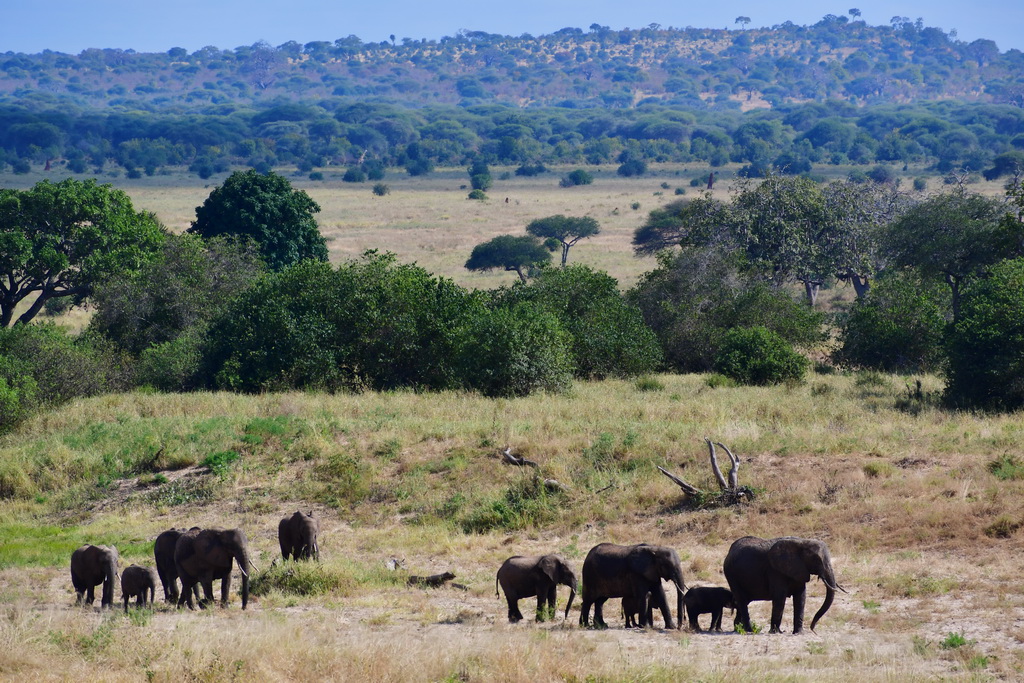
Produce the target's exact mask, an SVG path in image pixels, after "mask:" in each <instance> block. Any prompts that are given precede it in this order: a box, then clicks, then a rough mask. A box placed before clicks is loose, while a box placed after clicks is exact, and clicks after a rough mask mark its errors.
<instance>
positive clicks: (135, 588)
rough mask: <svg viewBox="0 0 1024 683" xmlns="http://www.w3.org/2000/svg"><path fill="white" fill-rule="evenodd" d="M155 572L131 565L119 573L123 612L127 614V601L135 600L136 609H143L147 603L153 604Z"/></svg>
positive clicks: (147, 568)
mask: <svg viewBox="0 0 1024 683" xmlns="http://www.w3.org/2000/svg"><path fill="white" fill-rule="evenodd" d="M156 580H157V576H156V572H155V571H154V570H153V568H152V567H140V566H139V565H137V564H133V565H131V566H130V567H126V568H125V570H124V572H122V573H121V592H122V593H123V594H124V611H125V613H127V612H128V600H129V599H130V598H135V606H136V607H145V606H146V603H147V593H148V596H149V598H148V602H149V604H153V598H154V594H155V593H156Z"/></svg>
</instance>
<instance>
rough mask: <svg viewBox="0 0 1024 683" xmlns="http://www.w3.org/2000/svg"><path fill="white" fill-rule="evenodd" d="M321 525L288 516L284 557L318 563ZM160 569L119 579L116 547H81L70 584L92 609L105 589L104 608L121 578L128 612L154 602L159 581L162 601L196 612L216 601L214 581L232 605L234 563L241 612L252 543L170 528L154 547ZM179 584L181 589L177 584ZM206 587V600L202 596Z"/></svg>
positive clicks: (229, 534) (214, 532) (239, 535)
mask: <svg viewBox="0 0 1024 683" xmlns="http://www.w3.org/2000/svg"><path fill="white" fill-rule="evenodd" d="M319 529H320V526H319V523H318V522H317V520H316V518H315V517H313V516H312V513H311V514H309V515H307V514H305V513H303V512H296V513H295V514H294V515H291V516H290V517H285V518H284V519H282V520H281V523H280V524H279V525H278V540H280V542H281V554H282V555H283V556H284V558H285V559H288V557H289V556H291V557H292V558H294V559H297V560H298V559H307V558H312V559H316V558H318V557H319V555H320V549H319V547H318V545H317V535H318V533H319ZM153 556H154V559H155V561H156V570H155V571H154V570H153V568H151V567H140V566H138V565H134V564H133V565H131V566H130V567H127V568H126V569H125V570H124V573H122V574H121V576H120V577H118V575H117V562H118V559H119V558H118V553H117V548H114V547H112V546H105V545H99V546H97V545H83V546H82V547H81V548H78V549H77V550H75V551H74V552H73V553H72V554H71V583H72V584H73V585H74V587H75V592H76V593H77V596H78V601H77V602H78V604H82V602H83V601H84V602H85V603H87V604H89V605H91V604H92V603H93V602H94V600H95V595H94V592H93V591H94V589H95V587H96V586H99V585H102V586H103V594H102V599H101V601H100V605H101V606H102V607H112V606H113V603H114V582H115V581H116V580H117V579H118V578H120V581H121V591H122V593H123V598H124V609H125V611H128V602H129V600H130V599H131V598H135V599H136V604H137V605H138V606H140V607H142V606H145V605H146V604H147V602H149V603H152V602H153V598H154V594H155V592H156V582H157V579H159V581H160V583H161V585H162V586H163V590H164V599H165V600H166V601H167V602H169V603H173V604H176V605H177V606H178V607H181V606H183V605H187V606H188V608H189V609H195V606H196V602H198V603H199V606H200V607H205V606H206V605H207V604H208V603H212V602H213V582H214V580H220V591H221V604H223V605H226V604H227V602H228V593H229V592H230V591H231V570H232V568H233V566H234V565H235V564H237V565H238V571H239V573H241V575H242V589H241V594H242V609H245V608H246V607H247V606H248V604H249V571H248V570H249V568H250V567H253V568H255V565H254V564H253V562H252V560H251V559H250V557H249V541H248V539H247V538H246V536H245V532H244V531H243V530H242V529H201V528H199V527H192V528H191V529H187V530H186V529H168V530H167V531H164V532H162V533H161V534H160V535H159V536H157V537H156V541H155V542H154V543H153ZM179 580H180V581H181V591H180V592H179V590H178V581H179ZM200 586H202V589H203V598H202V599H200V597H199V587H200Z"/></svg>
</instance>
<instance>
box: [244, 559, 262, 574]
mask: <svg viewBox="0 0 1024 683" xmlns="http://www.w3.org/2000/svg"><path fill="white" fill-rule="evenodd" d="M249 564H251V565H252V568H253V569H255V570H256V573H257V574H258V573H259V571H260V568H259V567H257V566H256V563H255V562H253V561H252V560H249ZM242 573H243V574H244V573H245V572H242Z"/></svg>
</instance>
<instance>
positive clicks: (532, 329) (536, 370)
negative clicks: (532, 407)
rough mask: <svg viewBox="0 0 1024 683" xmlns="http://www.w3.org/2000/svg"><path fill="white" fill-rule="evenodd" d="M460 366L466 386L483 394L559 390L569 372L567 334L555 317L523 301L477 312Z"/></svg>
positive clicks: (515, 394) (564, 384) (564, 386)
mask: <svg viewBox="0 0 1024 683" xmlns="http://www.w3.org/2000/svg"><path fill="white" fill-rule="evenodd" d="M470 338H471V340H472V341H471V342H470V343H469V344H467V345H466V346H464V347H463V349H462V354H461V362H460V367H461V368H462V372H461V374H462V377H463V379H464V382H465V384H466V386H467V387H468V388H470V389H474V390H476V391H479V392H480V393H482V394H484V395H485V396H526V395H528V394H530V393H532V392H534V391H562V390H564V389H566V388H567V387H568V386H569V383H570V380H571V377H572V357H571V353H570V350H569V344H570V341H569V338H568V335H567V334H566V332H565V330H564V329H563V328H562V326H561V324H560V323H559V322H558V319H557V318H556V317H555V316H554V315H553V314H551V313H550V312H548V311H547V310H545V309H544V308H543V307H542V306H540V305H538V304H533V303H528V302H522V303H517V304H514V305H512V306H509V307H499V308H495V309H492V310H489V311H484V312H480V313H478V314H477V315H476V316H475V319H474V320H472V321H471V327H470Z"/></svg>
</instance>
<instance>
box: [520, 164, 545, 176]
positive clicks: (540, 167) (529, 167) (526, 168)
mask: <svg viewBox="0 0 1024 683" xmlns="http://www.w3.org/2000/svg"><path fill="white" fill-rule="evenodd" d="M547 171H548V169H547V166H545V165H544V164H540V163H537V164H523V165H522V166H520V167H519V168H517V169H516V175H518V176H524V177H532V176H535V175H540V174H541V173H547Z"/></svg>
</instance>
